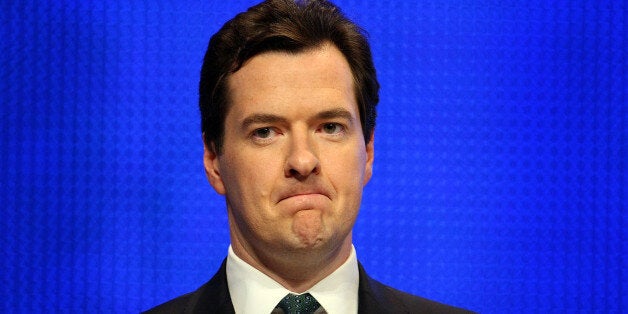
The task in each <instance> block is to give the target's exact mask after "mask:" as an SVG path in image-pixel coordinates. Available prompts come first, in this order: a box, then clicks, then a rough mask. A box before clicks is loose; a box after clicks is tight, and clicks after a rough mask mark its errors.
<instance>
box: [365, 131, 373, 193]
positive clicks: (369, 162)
mask: <svg viewBox="0 0 628 314" xmlns="http://www.w3.org/2000/svg"><path fill="white" fill-rule="evenodd" d="M374 140H375V129H373V131H372V132H371V138H370V139H369V141H368V143H366V164H365V166H364V182H363V183H362V185H366V184H367V183H368V182H369V180H371V176H372V175H373V160H374V159H375V151H374V148H375V146H374V143H373V141H374Z"/></svg>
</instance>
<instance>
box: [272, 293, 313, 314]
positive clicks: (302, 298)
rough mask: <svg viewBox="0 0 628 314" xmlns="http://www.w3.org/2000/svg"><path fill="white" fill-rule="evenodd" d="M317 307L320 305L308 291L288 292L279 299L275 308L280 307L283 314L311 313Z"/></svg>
mask: <svg viewBox="0 0 628 314" xmlns="http://www.w3.org/2000/svg"><path fill="white" fill-rule="evenodd" d="M319 307H321V305H320V304H319V303H318V301H316V299H314V297H313V296H312V295H311V294H309V293H304V294H299V295H297V294H292V293H288V295H286V296H285V297H284V298H283V299H281V301H279V304H277V307H276V308H275V310H277V309H281V310H283V313H285V314H311V313H314V311H316V310H317V309H318V308H319Z"/></svg>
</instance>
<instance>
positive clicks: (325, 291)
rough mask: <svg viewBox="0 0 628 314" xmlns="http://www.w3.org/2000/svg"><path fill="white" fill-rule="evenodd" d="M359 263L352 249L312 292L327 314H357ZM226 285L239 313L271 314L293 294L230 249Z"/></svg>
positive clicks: (352, 248) (234, 306) (310, 290)
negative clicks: (283, 299)
mask: <svg viewBox="0 0 628 314" xmlns="http://www.w3.org/2000/svg"><path fill="white" fill-rule="evenodd" d="M359 281H360V279H359V274H358V260H357V257H356V254H355V248H354V247H353V246H352V247H351V253H350V254H349V258H347V260H346V261H345V262H344V263H343V264H342V265H341V266H340V267H338V269H336V270H335V271H334V272H333V273H331V274H330V275H329V276H327V277H325V278H324V279H323V280H321V281H319V282H318V283H317V284H316V285H314V286H313V287H312V288H311V289H309V290H308V291H306V292H309V293H310V294H312V296H314V298H316V300H317V301H318V302H319V303H320V304H321V306H323V308H325V310H326V311H327V313H329V314H334V313H357V312H358V286H359ZM227 285H228V287H229V293H230V295H231V300H232V302H233V308H234V309H235V312H236V313H239V314H240V313H242V314H249V313H270V312H272V310H273V309H274V308H275V306H276V305H277V303H279V301H281V299H282V298H283V297H284V296H286V294H288V293H294V292H291V291H289V290H288V289H286V288H284V287H283V286H282V285H280V284H279V283H277V282H276V281H274V280H273V279H271V278H270V277H268V276H267V275H265V274H264V273H262V272H260V271H259V270H257V269H255V268H254V267H253V266H251V265H249V264H247V263H246V262H245V261H243V260H242V259H240V258H239V257H238V256H237V255H236V254H235V253H234V252H233V249H232V248H231V246H229V254H228V255H227Z"/></svg>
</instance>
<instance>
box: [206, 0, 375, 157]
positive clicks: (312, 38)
mask: <svg viewBox="0 0 628 314" xmlns="http://www.w3.org/2000/svg"><path fill="white" fill-rule="evenodd" d="M325 42H331V43H333V44H334V45H335V46H336V47H337V48H338V49H339V50H340V51H341V52H342V54H343V55H344V57H345V58H346V59H347V61H348V63H349V66H350V68H351V71H352V74H353V78H354V85H355V95H356V98H357V99H356V101H357V103H358V109H359V111H360V122H361V124H362V130H363V132H364V140H365V142H368V141H369V140H370V138H371V134H372V132H373V128H374V127H375V117H376V111H375V106H376V105H377V103H378V101H379V95H378V92H379V83H378V82H377V77H376V74H375V67H374V66H373V59H372V56H371V49H370V46H369V43H368V41H367V40H366V37H365V35H364V33H363V31H362V29H361V28H360V27H359V26H357V25H356V24H355V23H353V22H352V21H350V20H349V19H348V18H346V17H345V16H344V14H343V13H342V12H341V11H340V9H339V8H338V7H337V6H335V5H334V4H333V3H331V2H329V1H325V0H309V1H308V0H305V1H296V2H295V1H294V0H267V1H264V2H262V3H260V4H258V5H256V6H253V7H251V8H249V9H248V11H246V12H243V13H240V14H238V15H236V17H235V18H233V19H232V20H230V21H228V22H227V23H225V25H223V27H222V28H221V29H220V30H219V31H218V32H217V33H216V34H214V35H213V36H212V37H211V39H210V41H209V46H208V47H207V52H206V53H205V58H204V60H203V67H202V69H201V81H200V87H199V90H200V99H199V106H200V109H201V119H202V120H201V129H202V131H203V133H204V136H205V143H206V144H207V145H208V147H209V148H210V149H214V150H215V153H217V154H220V153H221V152H222V145H223V137H224V124H225V118H226V116H227V111H228V106H229V95H228V88H227V80H228V78H229V75H231V74H232V73H234V72H236V71H237V70H238V69H240V67H242V65H243V64H244V63H245V62H246V61H247V60H249V59H251V58H253V57H254V56H256V55H258V54H260V53H263V52H268V51H287V52H301V51H304V50H306V49H311V48H315V47H317V46H320V45H322V44H323V43H325Z"/></svg>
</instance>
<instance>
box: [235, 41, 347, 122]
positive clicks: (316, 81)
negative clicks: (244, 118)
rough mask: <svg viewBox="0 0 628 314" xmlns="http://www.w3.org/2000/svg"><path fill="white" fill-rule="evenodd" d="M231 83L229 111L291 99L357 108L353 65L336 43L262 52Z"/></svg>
mask: <svg viewBox="0 0 628 314" xmlns="http://www.w3.org/2000/svg"><path fill="white" fill-rule="evenodd" d="M227 87H228V89H229V98H230V109H229V111H232V109H234V110H243V109H245V110H246V109H251V110H253V109H255V108H261V107H264V106H270V105H273V104H274V105H281V104H283V105H287V102H291V104H292V105H293V106H292V107H299V106H297V105H306V104H309V105H311V106H322V105H336V106H337V105H341V104H344V105H349V106H350V107H355V108H352V109H357V104H356V97H355V89H354V80H353V75H352V72H351V68H350V66H349V63H348V62H347V60H346V59H345V57H344V55H343V54H342V53H341V52H340V51H339V50H338V49H337V48H336V47H335V46H334V45H332V44H323V45H321V46H318V47H315V48H312V49H308V50H304V51H301V52H297V53H291V52H283V51H271V52H265V53H261V54H259V55H257V56H255V57H253V58H251V59H249V60H248V61H247V62H246V63H245V64H244V65H243V66H242V67H241V68H240V69H239V70H238V71H236V72H235V73H233V74H232V75H231V76H230V77H229V79H228V81H227ZM329 102H336V103H335V104H330V103H329Z"/></svg>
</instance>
